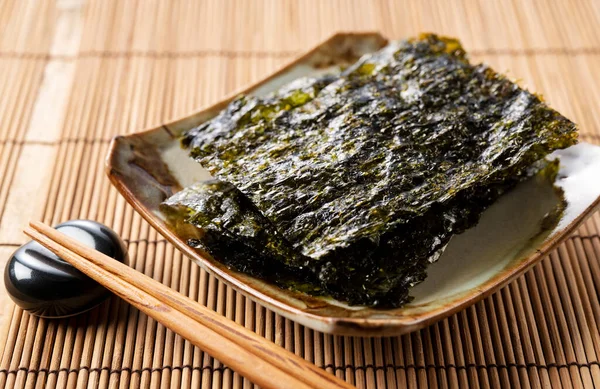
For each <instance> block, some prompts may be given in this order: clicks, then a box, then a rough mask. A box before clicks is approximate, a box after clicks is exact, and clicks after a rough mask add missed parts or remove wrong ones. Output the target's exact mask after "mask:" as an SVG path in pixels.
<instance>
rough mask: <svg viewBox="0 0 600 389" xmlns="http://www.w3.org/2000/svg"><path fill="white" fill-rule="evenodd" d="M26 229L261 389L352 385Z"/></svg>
mask: <svg viewBox="0 0 600 389" xmlns="http://www.w3.org/2000/svg"><path fill="white" fill-rule="evenodd" d="M29 226H30V227H28V228H26V229H25V233H26V234H27V235H29V236H30V237H31V238H32V239H34V240H35V241H37V242H38V243H40V244H42V245H43V246H45V247H46V248H48V249H49V250H50V251H52V252H53V253H55V254H56V255H58V256H59V257H61V258H62V259H64V260H65V261H67V262H69V263H70V264H71V265H73V266H74V267H75V268H77V269H79V270H80V271H81V272H83V273H84V274H86V275H87V276H89V277H90V278H92V279H94V280H96V281H97V282H98V283H100V284H101V285H103V286H104V287H106V288H107V289H109V290H111V291H112V292H113V293H115V294H116V295H118V296H119V297H121V298H122V299H123V300H125V301H127V302H128V303H130V304H131V305H133V306H134V307H136V308H138V309H139V310H140V311H142V312H144V313H145V314H147V315H148V316H150V317H152V318H154V319H155V320H156V321H158V322H160V323H162V324H163V325H164V326H165V327H167V328H169V329H171V330H172V331H174V332H176V333H178V334H179V335H181V336H182V337H184V338H185V339H187V340H189V341H190V342H192V343H193V344H194V345H196V346H198V347H199V348H201V349H202V350H203V351H205V352H207V353H208V354H210V355H211V356H213V357H215V358H217V359H218V360H219V361H221V362H222V363H224V364H225V365H227V366H229V367H231V368H232V369H234V370H235V371H237V372H238V373H240V374H241V375H243V376H244V377H246V378H248V379H249V380H250V381H253V382H254V383H256V384H258V385H259V386H261V387H263V388H273V389H280V388H319V389H320V388H323V389H327V388H353V386H352V385H349V384H347V383H346V382H344V381H342V380H340V379H339V378H337V377H335V376H333V375H331V374H329V373H327V372H326V371H324V370H322V369H319V368H318V367H317V366H315V365H313V364H311V363H309V362H307V361H305V360H304V359H302V358H300V357H299V356H297V355H295V354H294V353H292V352H289V351H288V350H286V349H284V348H282V347H279V346H277V345H276V344H274V343H272V342H270V341H268V340H267V339H265V338H263V337H261V336H259V335H257V334H256V333H254V332H252V331H250V330H248V329H246V328H244V327H243V326H241V325H239V324H237V323H235V322H233V321H231V320H229V319H227V318H225V317H223V316H221V315H219V314H218V313H216V312H214V311H212V310H210V309H208V308H207V307H205V306H203V305H201V304H199V303H197V302H196V301H194V300H192V299H190V298H188V297H186V296H184V295H182V294H180V293H177V292H176V291H174V290H173V289H170V288H169V287H167V286H165V285H163V284H161V283H160V282H158V281H155V280H153V279H152V278H150V277H148V276H146V275H144V274H142V273H140V272H138V271H136V270H134V269H132V268H130V267H129V266H127V265H124V264H122V263H120V262H118V261H115V260H114V259H112V258H110V257H108V256H106V255H104V254H102V253H100V252H98V251H96V250H93V249H91V248H88V247H86V246H84V245H82V244H81V243H79V242H78V241H76V240H75V239H73V238H71V237H69V236H67V235H65V234H63V233H61V232H59V231H57V230H55V229H53V228H51V227H50V226H47V225H45V224H43V223H40V222H31V223H30V224H29Z"/></svg>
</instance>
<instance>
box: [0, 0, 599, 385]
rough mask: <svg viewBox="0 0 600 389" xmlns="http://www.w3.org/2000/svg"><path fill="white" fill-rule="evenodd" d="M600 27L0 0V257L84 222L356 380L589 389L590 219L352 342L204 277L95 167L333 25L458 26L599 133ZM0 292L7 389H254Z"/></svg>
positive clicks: (532, 6)
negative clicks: (472, 294)
mask: <svg viewBox="0 0 600 389" xmlns="http://www.w3.org/2000/svg"><path fill="white" fill-rule="evenodd" d="M599 28H600V2H598V1H595V0H564V1H554V0H509V1H496V0H492V1H489V0H451V1H441V0H424V1H416V0H372V1H361V0H324V1H323V0H302V1H300V0H254V1H246V0H172V1H159V0H41V1H34V0H24V1H21V0H0V177H2V180H0V263H5V262H6V261H7V259H8V257H9V255H10V253H11V252H12V251H13V250H14V249H15V248H16V247H18V245H20V244H21V243H23V242H24V241H25V236H24V235H22V234H21V232H20V231H21V229H22V228H21V227H22V226H24V225H25V224H26V223H28V222H29V219H39V220H42V221H44V222H45V223H49V224H57V223H59V222H62V221H65V220H67V219H73V218H89V219H95V220H98V221H100V222H103V223H105V224H107V225H109V226H112V227H113V228H114V229H115V231H117V232H118V233H119V234H120V235H121V236H122V237H123V238H124V239H125V240H126V242H128V244H129V255H130V264H131V266H133V267H134V268H136V269H137V270H140V271H143V272H144V273H146V274H148V275H150V276H152V277H153V278H155V279H156V280H159V281H161V282H163V283H164V284H166V285H169V286H171V287H172V288H174V289H176V290H178V291H180V292H182V293H184V294H186V295H188V296H190V297H191V298H193V299H194V300H197V301H199V302H200V303H202V304H204V305H206V306H208V307H209V308H211V309H213V310H215V311H217V312H219V313H221V314H223V315H225V316H227V317H229V318H231V319H233V320H235V321H237V322H238V323H240V324H242V325H244V326H246V327H247V328H249V329H251V330H253V331H255V332H256V333H258V334H259V335H261V336H264V337H266V338H268V339H270V340H272V341H274V342H276V343H278V344H280V345H281V346H283V347H285V348H287V349H288V350H291V351H293V352H295V353H296V354H298V355H300V356H302V357H303V358H305V359H307V360H309V361H311V362H313V363H315V364H316V365H317V366H320V367H322V368H323V369H325V370H327V371H328V372H330V373H331V374H335V375H336V376H338V377H341V378H343V379H345V380H346V381H348V382H350V383H352V384H354V385H356V386H357V387H359V388H405V387H409V388H426V387H431V388H456V387H473V388H475V387H481V388H501V387H515V388H538V387H550V386H552V387H564V388H579V387H584V388H593V387H600V359H599V358H600V332H599V330H598V328H599V324H600V298H599V297H598V296H600V214H599V213H596V214H594V215H593V216H592V217H591V218H590V219H589V220H588V221H587V222H586V223H585V224H584V225H583V226H582V227H581V228H580V229H579V230H578V231H576V232H575V233H574V234H573V236H572V237H570V239H569V240H568V241H567V242H566V243H565V244H563V245H561V246H560V247H559V248H557V249H556V250H555V251H554V252H552V254H551V255H550V256H549V257H548V258H546V259H544V260H543V261H542V262H541V263H540V264H539V265H538V266H536V267H535V268H534V269H532V270H531V271H530V272H528V273H527V274H526V275H525V276H523V277H521V278H519V279H518V280H517V281H515V282H514V283H512V284H510V285H509V286H507V287H506V288H504V289H503V290H501V291H500V292H498V293H496V294H494V295H493V296H491V297H490V298H488V299H486V300H484V301H482V302H480V303H478V304H476V305H475V306H473V307H470V308H468V309H466V310H464V311H462V312H460V313H458V314H456V315H454V316H452V317H450V318H448V319H445V320H443V321H441V322H439V323H436V324H434V325H432V326H430V327H428V328H426V329H424V330H422V331H419V332H417V333H413V334H410V335H406V336H402V337H393V338H382V339H360V338H352V337H338V336H331V335H325V334H321V333H318V332H315V331H312V330H309V329H307V328H304V327H302V326H300V325H298V324H296V323H294V322H292V321H289V320H286V319H283V318H282V317H280V316H278V315H276V314H274V313H273V312H271V311H269V310H266V309H265V308H263V307H261V306H260V305H258V304H255V303H253V302H251V301H249V300H247V299H246V298H245V297H243V296H242V295H240V294H238V293H236V292H235V291H234V290H233V289H231V288H229V287H228V286H226V285H224V284H222V283H221V282H219V281H218V280H216V279H215V278H213V277H212V276H210V275H208V274H207V273H206V272H205V271H203V270H201V269H200V268H198V267H197V266H196V265H194V264H193V263H191V262H190V261H189V260H188V259H187V258H185V257H183V256H182V255H181V254H180V253H179V252H178V251H177V250H175V249H174V248H173V247H172V246H171V245H170V244H168V243H167V242H166V241H165V240H164V239H163V238H162V237H161V236H159V235H158V234H157V233H156V232H155V231H154V230H153V229H151V228H150V226H149V225H148V224H147V223H146V222H145V221H143V219H142V218H141V217H140V216H139V215H138V214H137V213H135V212H134V211H133V210H132V208H131V207H129V206H128V205H127V204H126V202H125V201H124V200H123V199H122V198H121V196H120V195H118V193H117V192H116V190H114V189H113V188H112V187H111V185H110V183H109V182H108V180H107V179H106V178H105V176H104V172H103V158H104V155H105V152H106V147H107V144H108V140H109V139H110V137H111V136H113V135H116V134H125V133H131V132H135V131H138V130H140V129H143V128H144V127H151V126H156V125H159V124H160V123H162V122H165V121H167V120H170V119H172V118H176V117H180V116H183V115H186V114H188V113H191V112H193V111H194V110H197V109H198V108H200V107H202V106H203V105H206V104H209V103H211V102H214V101H217V100H218V99H220V98H221V97H223V96H224V95H225V94H227V93H228V92H231V91H233V90H234V89H236V88H238V87H240V86H242V85H244V84H246V83H249V82H251V81H254V80H257V79H259V78H261V77H263V76H265V75H267V74H268V73H269V72H271V71H273V70H275V69H276V68H277V67H278V66H280V65H282V64H283V63H285V62H286V61H288V60H290V59H292V58H293V56H294V55H296V54H298V53H300V52H302V51H303V50H305V49H306V48H308V47H311V46H313V45H314V44H315V43H317V42H319V41H320V40H322V39H323V38H325V37H327V36H328V35H330V34H331V33H333V32H335V31H339V30H379V31H381V32H383V33H384V34H385V35H387V36H389V37H391V38H403V37H408V36H412V35H415V34H418V33H420V32H424V31H433V32H437V33H442V34H447V35H452V36H457V37H459V38H460V39H461V41H462V42H463V43H464V45H465V46H466V48H467V51H468V52H469V53H471V56H472V59H473V60H474V61H484V62H486V63H488V64H490V65H491V66H492V67H494V68H496V69H498V70H500V71H503V72H507V73H508V74H509V75H510V77H512V78H514V79H519V80H520V83H521V84H522V85H524V86H527V87H528V88H529V89H531V90H533V91H536V92H538V93H541V94H542V95H543V96H544V97H545V99H546V100H547V101H549V102H550V104H551V105H552V106H554V107H556V108H557V109H558V110H559V111H561V112H564V113H565V114H566V115H567V116H569V117H571V118H572V119H574V120H575V121H576V122H577V123H579V125H580V134H581V139H582V140H583V141H586V142H591V143H596V144H600V110H599V109H598V102H599V101H600V73H598V71H597V69H599V68H600V34H598V30H599ZM0 297H1V298H0V303H1V304H0V305H1V306H2V309H1V310H0V314H1V316H2V321H3V322H2V325H1V326H0V387H27V388H44V387H69V388H86V387H94V388H128V387H134V386H137V387H152V388H192V387H194V388H195V387H206V388H208V387H213V388H220V387H223V388H250V387H252V384H251V383H250V382H249V381H248V380H245V379H243V378H242V377H240V376H239V375H238V374H237V373H235V372H234V371H232V370H231V369H229V368H228V367H227V366H224V365H223V364H221V363H220V362H219V361H216V360H214V359H212V358H210V357H209V356H208V355H205V354H204V353H202V352H201V351H200V350H199V349H197V348H195V347H193V346H192V345H191V344H190V343H188V342H187V341H184V340H183V339H182V338H181V337H179V336H178V335H175V334H174V333H172V332H171V331H169V330H167V329H166V328H164V327H163V326H162V325H159V324H157V323H156V322H154V321H153V320H151V319H149V318H148V317H146V316H145V315H144V314H141V313H139V312H138V311H137V310H136V309H134V308H132V307H130V306H128V305H127V304H125V303H123V302H122V301H120V300H118V299H117V298H112V299H110V300H109V301H107V302H106V303H104V304H102V305H101V306H100V307H98V308H97V309H95V310H93V311H91V312H89V313H88V314H86V315H82V316H79V317H75V318H70V319H62V320H45V319H37V318H33V317H31V316H29V315H28V314H26V313H23V312H22V311H21V310H20V309H18V308H16V307H14V306H13V305H12V304H10V303H7V297H6V296H5V295H4V294H3V293H0ZM2 299H3V300H2Z"/></svg>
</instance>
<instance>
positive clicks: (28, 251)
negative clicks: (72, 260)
mask: <svg viewBox="0 0 600 389" xmlns="http://www.w3.org/2000/svg"><path fill="white" fill-rule="evenodd" d="M55 228H56V229H57V230H59V231H60V232H62V233H63V234H65V235H68V236H70V237H72V238H74V239H76V240H78V241H79V242H81V243H83V244H85V245H86V246H88V247H91V248H93V249H95V250H98V251H99V252H101V253H103V254H106V255H108V256H109V257H112V258H114V259H116V260H118V261H120V262H125V260H126V258H127V249H126V247H125V245H124V244H123V241H122V240H121V239H120V238H119V236H118V235H117V234H116V233H115V232H114V231H113V230H111V229H110V228H108V227H106V226H105V225H103V224H101V223H98V222H95V221H92V220H70V221H67V222H65V223H61V224H59V225H57V226H56V227H55ZM4 285H5V286H6V290H7V291H8V294H9V295H10V297H11V298H12V299H13V301H14V302H15V303H16V304H17V305H18V306H20V307H21V308H23V309H24V310H26V311H29V312H30V313H31V314H33V315H36V316H41V317H46V318H59V317H65V316H72V315H76V314H79V313H81V312H85V311H87V310H89V309H91V308H93V307H95V306H96V305H98V304H100V303H101V302H102V301H104V300H105V299H106V298H107V297H108V296H110V292H109V291H108V290H107V289H105V288H104V287H103V286H101V285H100V284H98V283H97V282H96V281H94V280H92V279H91V278H89V277H88V276H86V275H85V274H83V273H82V272H80V271H79V270H77V269H75V268H74V267H73V266H71V265H70V264H69V263H67V262H65V261H64V260H62V259H61V258H60V257H58V256H56V255H55V254H54V253H52V252H51V251H50V250H48V249H46V248H45V247H43V246H42V245H40V244H39V243H37V242H34V241H30V242H28V243H26V244H24V245H23V246H21V247H19V248H18V249H17V250H16V251H15V252H14V253H13V255H12V256H11V258H10V259H9V261H8V263H7V265H6V269H5V272H4Z"/></svg>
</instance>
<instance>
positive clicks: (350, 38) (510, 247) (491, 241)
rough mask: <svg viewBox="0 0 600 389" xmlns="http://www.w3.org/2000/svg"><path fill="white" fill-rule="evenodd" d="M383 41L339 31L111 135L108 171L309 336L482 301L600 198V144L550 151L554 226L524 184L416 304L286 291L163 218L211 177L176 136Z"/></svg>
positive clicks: (532, 188)
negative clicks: (254, 78)
mask: <svg viewBox="0 0 600 389" xmlns="http://www.w3.org/2000/svg"><path fill="white" fill-rule="evenodd" d="M386 44H387V40H386V39H385V38H384V37H382V36H381V35H380V34H378V33H338V34H335V35H334V36H332V37H331V38H329V39H327V40H326V41H324V42H323V43H321V44H319V45H318V46H316V47H315V48H313V49H312V50H310V51H308V52H307V53H306V54H304V55H302V56H301V57H299V58H298V59H296V60H294V61H293V62H291V63H290V64H288V65H287V66H285V67H283V68H282V69H281V70H279V71H277V72H275V73H274V74H272V75H271V76H269V77H267V78H265V79H263V80H262V81H259V82H258V83H255V84H253V85H251V86H249V87H247V88H245V89H244V90H241V91H238V92H236V93H234V94H232V95H230V96H229V97H227V98H225V99H224V100H222V101H220V102H219V103H217V104H215V105H213V106H210V107H208V108H205V109H203V110H201V111H199V112H197V113H195V114H193V115H191V116H188V117H185V118H182V119H180V120H176V121H174V122H171V123H167V124H165V125H162V126H160V127H157V128H153V129H149V130H146V131H142V132H139V133H136V134H132V135H127V136H117V137H115V138H114V139H113V141H112V143H111V145H110V149H109V153H108V157H107V161H106V171H107V174H108V176H109V178H110V180H111V182H112V183H113V184H114V185H115V186H116V187H117V189H118V190H119V191H120V192H121V194H122V195H123V196H124V197H125V198H126V199H127V201H128V202H129V203H130V204H131V205H132V206H133V207H134V208H135V209H136V210H137V211H138V212H139V213H140V214H141V215H142V216H143V217H144V218H145V219H146V220H147V221H148V222H150V224H152V226H154V227H155V228H156V229H157V230H158V231H159V232H160V233H161V234H162V235H164V236H165V238H167V239H168V240H169V241H170V242H171V243H173V244H174V245H175V246H176V247H178V248H179V249H180V250H181V251H183V252H184V253H185V254H186V255H187V256H188V257H189V258H191V259H193V260H194V261H195V262H196V263H198V264H199V265H200V266H202V267H203V268H204V269H206V270H207V271H208V272H210V273H212V274H214V275H215V276H216V277H218V278H219V279H221V280H222V281H224V282H225V283H227V284H229V285H231V286H232V287H234V288H235V289H236V290H238V291H240V292H242V293H243V294H245V295H246V296H248V297H249V298H251V299H253V300H254V301H256V302H258V303H260V304H262V305H264V306H266V307H268V308H270V309H272V310H274V311H275V312H277V313H279V314H281V315H283V316H285V317H287V318H290V319H292V320H294V321H297V322H299V323H301V324H303V325H305V326H307V327H310V328H313V329H315V330H319V331H323V332H328V333H334V334H344V335H359V336H390V335H399V334H403V333H407V332H411V331H415V330H418V329H420V328H423V327H425V326H427V325H429V324H431V323H433V322H435V321H437V320H440V319H443V318H445V317H447V316H449V315H450V314H452V313H455V312H457V311H459V310H461V309H463V308H465V307H467V306H469V305H471V304H474V303H475V302H477V301H479V300H481V299H483V298H484V297H486V296H488V295H490V294H491V293H493V292H495V291H496V290H498V289H499V288H500V287H502V286H503V285H505V284H506V283H508V282H509V281H511V280H513V279H514V278H516V277H517V276H519V275H521V274H523V273H524V272H525V271H526V270H527V269H529V268H530V267H531V266H533V265H534V264H535V263H536V262H538V261H539V260H540V259H541V258H542V257H543V256H545V255H546V254H548V252H549V251H550V250H552V248H554V247H555V246H556V245H557V244H559V243H560V242H561V241H563V240H564V239H566V238H567V237H568V236H569V234H570V233H571V232H572V231H573V230H574V229H575V228H576V227H577V226H578V225H579V224H580V223H581V222H582V221H583V220H584V219H585V218H586V217H587V216H588V215H590V214H591V213H592V212H593V211H594V209H595V208H596V206H597V205H598V204H599V202H600V180H597V176H598V173H600V147H597V146H592V145H589V144H579V145H576V146H573V147H570V148H569V149H566V150H561V151H559V152H556V153H554V155H555V156H556V157H558V158H560V162H561V166H560V172H559V176H558V178H557V181H556V183H555V184H556V185H557V186H560V187H561V188H562V189H563V191H564V195H565V198H566V200H567V206H566V209H565V210H564V212H563V213H562V215H561V216H560V219H559V220H558V224H557V225H554V226H552V227H551V228H542V226H544V223H545V220H546V215H548V214H549V213H551V212H552V211H553V210H554V209H555V208H556V207H557V206H558V204H559V203H560V201H561V200H560V198H559V196H558V195H557V193H556V191H555V190H554V189H553V187H552V186H551V185H550V184H549V183H544V182H541V181H540V180H536V179H530V180H528V181H526V182H523V183H521V184H519V185H518V186H517V187H516V188H515V189H513V190H512V191H510V192H509V193H507V194H505V195H504V196H503V197H502V198H501V199H500V200H499V201H498V202H496V203H495V204H494V205H492V206H491V207H490V208H488V209H487V210H486V211H485V212H484V214H483V215H482V218H481V221H480V222H479V224H478V225H477V226H476V227H474V228H472V229H470V230H468V231H467V232H465V233H463V234H461V235H458V236H456V237H454V238H453V239H452V241H451V242H450V244H449V245H448V248H447V249H446V251H445V252H444V254H443V255H442V256H441V257H440V259H439V260H438V262H436V263H434V264H432V265H431V266H430V267H429V269H428V277H427V279H426V280H425V281H424V282H422V283H421V284H419V285H417V286H416V287H415V288H413V289H412V293H411V294H412V296H414V300H413V301H412V302H411V303H409V304H407V305H405V306H403V307H401V308H397V309H387V310H383V309H374V308H369V307H356V306H352V307H351V306H348V305H346V304H344V303H342V302H339V301H336V300H333V299H326V298H313V297H310V296H306V295H303V294H300V293H296V292H292V291H288V290H283V289H280V288H278V287H276V286H274V285H272V284H269V283H267V282H265V281H262V280H259V279H256V278H254V277H251V276H248V275H246V274H243V273H239V272H236V271H234V270H231V269H228V268H227V267H226V266H224V265H222V264H221V263H219V262H218V261H216V260H214V259H213V258H211V257H210V256H208V255H206V254H204V253H200V252H198V251H196V250H194V249H192V248H190V247H189V246H188V245H187V244H186V243H185V241H184V240H183V239H180V238H178V237H177V235H176V234H175V233H174V232H173V231H171V230H170V229H169V228H168V227H167V225H166V224H165V222H164V218H163V215H162V214H161V212H160V211H159V208H158V207H159V205H160V203H161V202H162V201H164V200H165V199H166V198H168V197H169V196H171V195H172V194H173V193H175V192H177V191H179V190H181V188H182V187H185V186H188V185H190V184H192V183H194V182H196V181H199V180H205V179H207V178H210V175H209V174H208V172H207V171H206V170H204V169H203V168H202V167H201V166H200V165H199V164H198V163H196V162H194V161H193V160H192V159H191V158H189V157H188V156H187V153H186V152H185V151H184V150H182V149H181V148H180V146H179V141H178V137H179V135H180V134H181V133H182V132H184V131H186V130H188V129H190V128H193V127H195V126H198V125H199V124H201V123H203V122H205V121H206V120H209V119H210V118H212V117H213V116H215V115H216V114H217V113H218V112H219V111H220V110H221V109H223V108H224V107H225V106H226V105H227V104H228V103H229V102H230V101H231V100H232V99H233V98H234V97H235V96H237V95H238V94H239V93H246V94H256V95H264V94H266V93H269V92H270V91H273V90H276V89H277V88H278V87H280V86H281V85H283V84H285V83H287V82H289V81H292V80H293V79H296V78H298V77H301V76H306V75H314V74H317V73H324V72H336V71H339V69H340V67H343V66H346V65H349V64H351V63H353V62H355V61H356V60H357V59H358V58H359V57H360V56H362V55H363V54H366V53H370V52H373V51H377V50H378V49H380V48H382V47H383V46H385V45H386Z"/></svg>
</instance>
